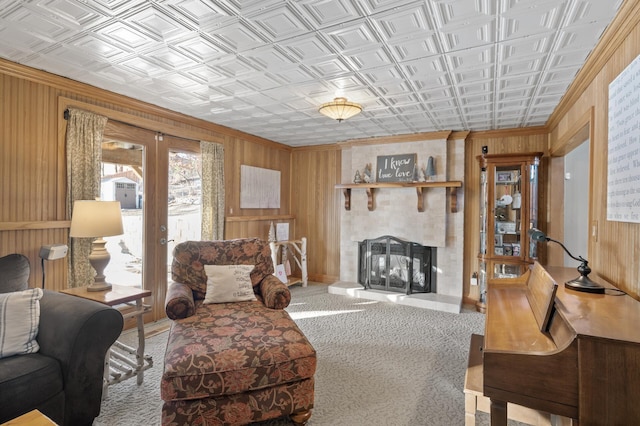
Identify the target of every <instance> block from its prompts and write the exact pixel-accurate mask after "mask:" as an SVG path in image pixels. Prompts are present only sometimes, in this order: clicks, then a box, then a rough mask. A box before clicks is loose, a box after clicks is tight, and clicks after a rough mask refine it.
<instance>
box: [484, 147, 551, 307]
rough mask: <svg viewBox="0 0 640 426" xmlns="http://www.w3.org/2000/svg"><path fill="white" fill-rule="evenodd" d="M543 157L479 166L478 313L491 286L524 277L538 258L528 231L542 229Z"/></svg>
mask: <svg viewBox="0 0 640 426" xmlns="http://www.w3.org/2000/svg"><path fill="white" fill-rule="evenodd" d="M541 157H542V153H541V152H531V153H518V154H484V155H480V156H478V157H477V159H478V161H479V163H480V250H479V254H478V285H479V287H480V298H479V300H478V303H477V309H478V310H479V311H480V312H484V309H485V303H486V291H487V281H488V280H490V279H494V278H514V277H517V276H520V275H522V274H523V273H524V272H525V271H526V268H528V267H529V265H531V264H532V263H533V261H534V260H535V259H536V258H537V253H536V242H532V241H530V239H529V234H528V232H527V231H528V230H529V229H531V228H537V227H538V175H539V170H538V169H539V166H540V158H541Z"/></svg>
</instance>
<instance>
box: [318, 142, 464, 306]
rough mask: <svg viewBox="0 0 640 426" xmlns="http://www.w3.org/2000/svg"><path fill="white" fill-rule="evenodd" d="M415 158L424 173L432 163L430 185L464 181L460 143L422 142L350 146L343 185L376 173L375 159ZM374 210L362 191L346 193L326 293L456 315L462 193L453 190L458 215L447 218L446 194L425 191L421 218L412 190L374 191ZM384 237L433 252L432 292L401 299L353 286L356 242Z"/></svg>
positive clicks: (345, 157)
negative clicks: (335, 274)
mask: <svg viewBox="0 0 640 426" xmlns="http://www.w3.org/2000/svg"><path fill="white" fill-rule="evenodd" d="M413 153H416V154H417V157H418V160H417V162H418V166H419V167H421V168H423V167H425V166H426V162H427V159H428V157H429V156H432V157H434V159H435V164H436V172H437V175H436V176H435V177H434V179H433V180H434V181H445V180H460V181H464V139H459V140H449V141H447V140H446V139H437V140H425V141H416V142H401V143H388V144H379V145H356V144H354V145H350V146H348V145H347V146H345V147H344V148H343V149H342V176H343V178H342V183H352V181H353V177H354V175H355V172H356V170H359V171H360V173H361V174H362V170H363V169H364V167H365V165H366V164H368V163H371V165H372V169H373V171H374V172H375V168H376V158H377V156H379V155H396V154H397V155H401V154H413ZM375 191H376V192H375V203H374V210H373V211H369V210H368V208H367V194H366V192H365V190H364V189H353V190H352V191H351V210H349V211H347V210H345V209H344V208H342V209H341V215H340V227H341V230H342V231H341V236H340V281H339V282H337V283H335V284H333V285H331V286H329V292H330V293H334V294H343V295H349V296H354V297H360V298H364V299H370V300H380V301H391V302H395V303H400V304H406V305H411V306H417V307H423V308H428V309H436V310H441V311H446V312H455V313H459V312H460V310H461V308H462V292H463V277H462V268H463V262H462V258H463V245H464V188H458V211H457V212H456V213H451V211H450V209H449V201H450V198H449V197H448V194H449V191H450V190H449V189H446V188H428V189H426V190H425V191H424V194H423V197H424V206H425V209H424V212H418V210H417V199H416V190H415V189H414V188H377V189H376V190H375ZM383 235H393V236H395V237H398V238H401V239H404V240H407V241H413V242H416V243H419V244H422V245H425V246H433V247H437V248H438V252H437V253H438V255H437V261H436V267H437V271H438V272H437V278H436V288H435V292H432V293H421V294H412V295H406V294H402V293H395V292H384V291H379V290H364V288H363V287H362V286H361V285H360V284H358V242H359V241H363V240H365V239H367V238H377V237H380V236H383Z"/></svg>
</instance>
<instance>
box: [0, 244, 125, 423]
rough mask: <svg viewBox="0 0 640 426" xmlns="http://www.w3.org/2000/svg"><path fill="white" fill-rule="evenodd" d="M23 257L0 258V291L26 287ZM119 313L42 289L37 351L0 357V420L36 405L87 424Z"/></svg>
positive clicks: (56, 417) (96, 409)
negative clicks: (38, 348)
mask: <svg viewBox="0 0 640 426" xmlns="http://www.w3.org/2000/svg"><path fill="white" fill-rule="evenodd" d="M29 272H30V268H29V260H28V259H27V258H26V257H25V256H23V255H20V254H10V255H7V256H4V257H1V258H0V293H6V292H11V291H20V290H26V289H27V286H28V278H29ZM123 323H124V321H123V318H122V315H121V314H120V312H118V311H117V310H116V309H113V308H110V307H108V306H106V305H102V304H100V303H97V302H92V301H90V300H85V299H81V298H79V297H75V296H70V295H66V294H62V293H57V292H54V291H48V290H45V291H44V295H43V297H42V299H41V300H40V328H39V331H38V337H37V341H38V344H39V345H40V350H39V352H37V353H33V354H28V355H15V356H11V357H8V358H3V359H0V423H3V422H5V421H7V420H10V419H12V418H14V417H17V416H20V415H22V414H24V413H27V412H29V411H31V410H34V409H38V410H40V411H41V412H42V413H43V414H45V415H46V416H48V417H50V418H51V419H52V420H53V421H54V422H56V423H58V424H59V425H63V426H76V425H77V426H81V425H91V424H92V423H93V419H94V418H95V417H96V416H98V414H100V405H101V402H102V383H103V371H104V360H105V355H106V353H107V351H108V350H109V347H110V346H111V345H112V344H113V342H115V340H116V339H117V338H118V336H119V335H120V332H121V331H122V326H123Z"/></svg>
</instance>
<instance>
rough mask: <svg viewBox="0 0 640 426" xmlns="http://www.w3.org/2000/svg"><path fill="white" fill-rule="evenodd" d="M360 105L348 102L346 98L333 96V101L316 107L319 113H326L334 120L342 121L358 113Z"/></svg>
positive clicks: (360, 109)
mask: <svg viewBox="0 0 640 426" xmlns="http://www.w3.org/2000/svg"><path fill="white" fill-rule="evenodd" d="M361 111H362V105H360V104H356V103H354V102H348V101H347V98H341V97H339V98H335V99H334V100H333V102H327V103H326V104H322V105H321V106H320V108H319V109H318V112H319V113H320V114H323V115H326V116H327V117H329V118H333V119H334V120H338V121H342V120H346V119H347V118H351V117H353V116H354V115H356V114H360V112H361Z"/></svg>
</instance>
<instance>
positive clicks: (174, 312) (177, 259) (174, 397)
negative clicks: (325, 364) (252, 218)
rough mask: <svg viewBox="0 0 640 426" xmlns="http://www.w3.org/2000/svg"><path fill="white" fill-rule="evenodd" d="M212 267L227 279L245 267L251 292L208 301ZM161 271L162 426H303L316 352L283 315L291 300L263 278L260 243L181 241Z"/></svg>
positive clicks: (265, 263)
mask: <svg viewBox="0 0 640 426" xmlns="http://www.w3.org/2000/svg"><path fill="white" fill-rule="evenodd" d="M212 265H214V266H218V267H219V266H224V265H227V266H229V267H232V268H234V273H237V270H236V269H235V268H236V267H237V266H238V265H249V266H247V267H246V271H247V274H248V277H247V281H249V282H250V286H251V289H252V290H253V294H250V295H246V294H244V293H243V295H244V296H248V298H247V299H248V300H240V301H235V300H234V301H226V300H227V299H223V301H216V300H215V298H214V299H212V298H211V297H210V296H211V293H212V291H213V289H215V286H216V285H217V284H212V283H216V282H219V281H220V276H216V274H222V272H218V271H219V269H216V270H215V271H216V272H212V268H210V266H212ZM223 269H224V268H223ZM171 270H172V277H173V281H174V282H173V283H172V284H171V286H170V288H169V291H168V295H167V300H166V312H167V316H168V317H169V318H170V319H172V320H174V321H173V323H172V326H171V331H170V334H169V339H168V342H167V349H166V353H165V359H164V373H163V376H162V381H161V395H162V399H163V400H164V405H163V410H162V424H163V425H165V426H167V425H176V426H178V425H180V426H182V425H185V426H186V425H192V424H206V425H242V424H248V423H252V422H257V421H263V420H268V419H272V418H277V417H281V416H287V415H288V416H290V417H291V419H292V420H293V421H294V423H296V424H305V423H306V421H307V420H308V419H309V417H310V416H311V409H312V408H313V403H314V374H315V370H316V352H315V350H314V348H313V346H311V344H310V343H309V341H308V340H307V338H306V337H305V336H304V334H303V333H302V331H301V330H300V329H299V328H298V326H297V325H296V323H295V322H294V321H293V320H292V319H291V317H290V316H289V314H288V313H287V312H286V311H285V310H284V308H285V307H286V306H287V305H288V304H289V302H290V300H291V293H290V292H289V289H288V287H287V286H286V285H284V284H283V283H282V282H281V281H280V280H278V279H277V278H276V277H275V276H274V275H273V270H274V269H273V263H272V260H271V251H270V248H269V244H268V243H267V242H266V241H263V240H260V239H255V238H251V239H238V240H229V241H190V242H185V243H181V244H178V245H177V246H176V248H175V249H174V258H173V263H172V267H171ZM207 271H209V272H207ZM221 276H223V277H224V278H223V281H224V279H226V276H224V275H221ZM216 280H217V281H216ZM223 284H224V285H226V283H223ZM240 293H242V292H240Z"/></svg>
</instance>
